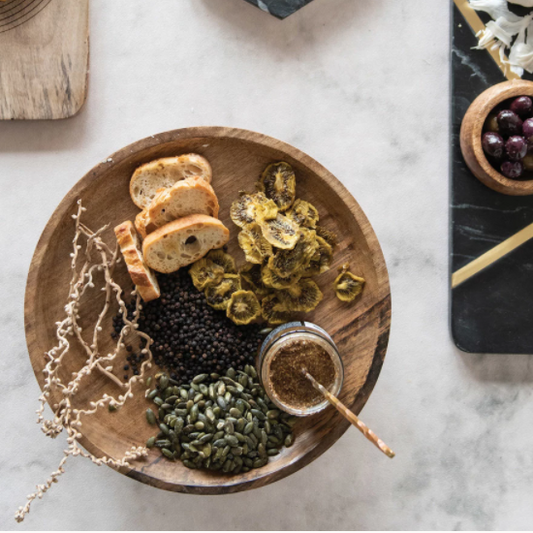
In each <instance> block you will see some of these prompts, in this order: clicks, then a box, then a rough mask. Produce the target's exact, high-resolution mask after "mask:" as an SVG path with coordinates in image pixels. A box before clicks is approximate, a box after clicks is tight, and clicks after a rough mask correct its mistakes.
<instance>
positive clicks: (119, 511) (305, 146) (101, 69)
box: [0, 0, 533, 531]
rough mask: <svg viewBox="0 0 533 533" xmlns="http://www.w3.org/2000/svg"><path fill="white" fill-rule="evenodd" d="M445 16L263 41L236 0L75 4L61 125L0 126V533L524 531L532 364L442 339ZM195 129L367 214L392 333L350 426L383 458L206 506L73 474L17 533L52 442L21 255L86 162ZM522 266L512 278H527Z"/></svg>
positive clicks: (268, 22)
mask: <svg viewBox="0 0 533 533" xmlns="http://www.w3.org/2000/svg"><path fill="white" fill-rule="evenodd" d="M449 8H450V5H449V3H448V2H438V1H437V0H419V1H414V2H398V1H396V0H373V1H356V0H314V1H313V2H311V3H310V4H309V5H307V6H306V7H305V8H303V9H301V10H299V11H297V12H296V13H294V14H292V15H291V16H290V17H288V18H287V19H286V20H284V21H280V20H278V19H276V18H275V17H273V16H268V15H266V14H265V13H264V12H262V11H261V10H259V9H257V8H256V7H254V6H252V5H250V4H248V3H246V2H244V1H243V0H223V1H222V0H158V1H157V9H156V8H154V3H153V2H132V1H131V0H113V1H112V2H110V1H108V0H91V71H90V80H89V95H88V100H87V103H86V105H85V107H84V108H83V109H82V111H81V112H80V114H79V115H77V116H76V117H74V118H72V119H70V120H67V121H58V122H32V123H30V122H18V123H11V122H10V123H0V163H1V165H0V175H1V179H2V185H3V187H2V194H1V195H0V227H1V228H2V231H1V232H0V250H2V261H0V274H1V276H0V279H1V287H2V290H1V293H0V294H1V303H2V305H0V338H1V339H2V350H1V356H0V387H1V388H0V390H1V391H2V394H0V412H1V413H2V419H1V420H2V422H1V426H2V429H3V440H2V447H1V451H0V479H1V482H0V526H1V529H6V530H16V531H22V530H39V529H41V530H43V529H46V530H72V529H73V530H86V529H96V530H101V529H106V530H107V529H112V530H113V529H114V530H123V529H134V530H138V529H148V530H159V529H161V530H172V531H176V530H178V531H185V530H242V529H252V530H267V529H276V530H277V529H281V530H301V529H319V530H330V529H340V530H353V529H355V530H357V529H359V530H377V529H385V530H395V529H400V530H412V529H414V530H420V529H463V530H466V529H487V528H488V529H496V530H501V529H504V530H505V529H518V530H521V529H531V524H533V508H532V506H531V491H532V486H533V455H532V454H531V451H530V449H531V442H532V440H533V428H532V424H531V409H532V406H533V387H532V384H533V361H532V358H531V357H530V356H516V355H514V356H506V355H500V354H484V355H483V354H482V355H474V354H465V353H462V352H460V351H459V350H458V349H457V348H455V346H454V344H453V342H452V340H451V338H450V334H449V331H448V304H449V300H448V282H449V277H448V276H449V268H448V265H449V263H448V262H449V247H448V237H449V209H448V206H449V176H448V162H449V153H448V146H449V135H448V126H447V124H448V120H449V119H448V117H449V87H448V85H449V61H450V41H449V24H450V19H449ZM117 20H120V24H119V25H117ZM490 61H492V60H490ZM465 68H466V67H465ZM470 74H471V71H469V75H470ZM471 80H472V82H473V83H474V82H481V80H480V79H479V77H478V76H472V77H471ZM458 98H461V95H460V94H459V95H458ZM195 125H227V126H235V127H241V128H248V129H252V130H256V131H260V132H262V133H265V134H267V135H272V136H274V137H277V138H279V139H282V140H284V141H286V142H289V143H292V144H294V145H295V146H296V147H298V148H300V149H301V150H303V151H304V152H306V153H308V154H310V155H311V156H312V157H314V158H315V159H317V160H318V161H319V162H320V163H321V164H323V165H324V166H325V167H326V168H328V170H330V171H331V172H332V173H333V174H334V175H335V176H337V177H338V178H339V179H340V180H341V181H342V182H343V184H344V185H345V186H346V187H347V189H348V190H349V191H350V192H351V193H352V194H353V195H354V197H355V198H356V199H357V201H358V202H359V204H360V205H361V207H362V208H363V210H364V211H365V213H366V215H367V216H368V218H369V220H370V222H371V223H372V226H373V228H374V230H375V231H376V234H377V236H378V238H379V241H380V244H381V246H382V248H383V252H384V255H385V258H386V261H387V265H388V268H389V274H390V279H391V287H392V330H391V338H390V344H389V349H388V352H387V357H386V359H385V363H384V366H383V370H382V372H381V375H380V378H379V380H378V382H377V385H376V387H375V389H374V392H373V393H372V396H371V397H370V399H369V401H368V403H367V405H366V406H365V408H364V409H363V411H362V413H361V418H362V420H364V421H365V422H366V423H367V424H368V425H369V426H370V427H371V428H372V429H374V430H375V431H376V433H377V434H378V435H380V436H381V437H382V438H383V439H384V441H385V442H387V444H389V445H390V446H391V447H392V448H393V449H394V451H395V452H396V454H397V455H396V457H395V458H394V459H393V460H390V459H388V458H387V457H385V456H384V455H383V454H381V453H380V452H379V451H378V450H376V449H375V448H374V447H373V446H372V445H371V444H369V443H368V442H367V441H366V440H365V439H364V438H363V437H362V436H361V435H360V434H359V433H358V432H357V431H348V432H347V433H346V434H345V435H344V436H343V437H342V438H341V439H340V440H339V442H337V443H336V444H335V446H333V447H332V448H331V449H330V450H329V451H328V452H327V453H325V454H324V455H323V456H321V457H320V458H319V459H317V460H316V461H315V462H314V463H312V464H311V465H309V466H308V467H306V468H305V469H303V470H301V471H300V472H298V473H296V474H294V475H293V476H290V477H288V478H286V479H284V480H282V481H279V482H277V483H274V484H273V485H270V486H268V487H264V488H261V489H258V490H256V491H250V492H245V493H240V494H234V495H226V496H208V497H201V496H193V495H186V494H176V493H170V492H163V491H158V490H157V489H154V488H151V487H148V486H146V485H143V484H141V483H138V482H136V481H134V480H131V479H129V478H127V477H125V476H122V475H120V474H117V473H116V472H114V471H113V470H111V469H109V468H107V467H105V466H102V467H100V468H98V467H95V466H94V465H93V464H91V463H89V462H87V461H84V460H82V459H79V460H74V461H72V462H71V463H70V464H67V471H66V473H65V475H64V476H63V478H62V479H61V481H60V482H59V483H58V484H57V485H55V486H54V487H53V488H52V489H51V491H50V492H49V494H47V495H46V496H45V498H44V499H43V500H42V501H38V502H36V503H35V505H34V507H33V509H32V511H31V514H30V515H29V516H28V518H27V520H26V521H25V522H24V523H23V524H22V525H17V524H16V523H15V521H14V520H13V514H14V511H15V509H16V508H17V506H19V505H20V504H21V503H22V502H23V501H24V499H25V497H26V495H27V494H28V493H29V492H31V491H32V490H33V487H34V485H35V483H38V482H43V481H44V480H45V479H46V478H47V476H48V474H49V473H50V472H51V471H52V470H53V469H55V467H56V465H57V463H58V461H59V460H60V459H61V456H62V449H63V443H64V441H63V438H64V437H63V436H59V437H58V438H57V439H55V440H50V439H46V438H45V437H44V436H43V435H42V433H41V431H40V430H39V428H38V426H37V425H36V424H35V423H34V420H35V409H36V407H37V405H36V398H37V396H38V393H39V389H38V387H37V383H36V380H35V378H34V376H33V373H32V370H31V366H30V363H29V360H28V356H27V352H26V345H25V340H24V328H23V318H22V317H23V302H24V285H25V278H26V273H27V271H28V266H29V264H30V260H31V256H32V253H33V250H34V247H35V245H36V244H37V241H38V239H39V235H40V233H41V231H42V229H43V227H44V225H45V223H46V221H47V220H48V218H49V217H50V215H51V214H52V212H53V210H54V209H55V207H56V205H57V204H58V202H59V201H60V200H61V198H62V197H63V196H64V195H65V194H66V193H67V191H68V190H69V189H70V188H71V187H72V186H73V185H74V183H75V182H76V181H77V180H78V179H79V178H80V177H81V176H82V175H83V174H85V173H86V172H87V171H88V170H89V169H90V168H92V167H93V166H94V165H95V164H96V163H97V162H99V161H105V160H106V159H107V158H108V157H109V154H111V153H113V152H114V151H115V150H117V149H119V148H121V147H123V146H125V145H127V144H128V143H130V142H133V141H135V140H138V139H140V138H143V137H147V136H149V135H152V134H155V133H158V132H161V131H166V130H169V129H174V128H180V127H186V126H195ZM451 157H453V154H452V156H451ZM461 203H463V202H454V205H459V204H461ZM468 203H470V202H468ZM473 203H474V204H475V203H476V202H473ZM517 205H520V204H517ZM457 211H466V210H465V209H458V210H457ZM465 225H467V226H471V224H470V222H466V223H465ZM524 225H525V224H524ZM472 227H476V226H472ZM487 232H489V233H491V232H492V234H496V232H495V231H494V229H492V228H491V229H490V230H489V229H487ZM479 244H480V246H482V245H484V246H487V245H488V246H490V243H479ZM523 254H524V255H523V256H520V255H519V256H518V257H517V258H516V260H517V261H518V260H520V261H521V262H522V263H523V264H528V263H529V264H530V265H531V255H530V251H529V260H528V257H527V255H528V250H527V249H526V248H524V252H523ZM464 260H465V261H468V259H467V258H465V259H464ZM489 281H491V282H494V280H489ZM518 292H519V291H518ZM468 327H469V328H471V329H475V328H477V324H475V323H472V322H469V323H468Z"/></svg>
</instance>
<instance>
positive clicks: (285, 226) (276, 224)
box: [260, 214, 299, 250]
mask: <svg viewBox="0 0 533 533" xmlns="http://www.w3.org/2000/svg"><path fill="white" fill-rule="evenodd" d="M260 226H261V230H262V231H263V236H264V237H265V239H266V240H267V241H268V242H269V243H270V244H272V246H275V247H276V248H281V249H284V250H291V249H292V248H294V246H295V245H296V242H297V241H298V238H299V231H298V229H299V228H298V225H297V224H296V223H294V222H293V221H292V220H290V219H288V218H287V217H285V216H283V215H279V214H278V216H277V217H276V218H274V219H273V220H265V221H263V222H261V224H260Z"/></svg>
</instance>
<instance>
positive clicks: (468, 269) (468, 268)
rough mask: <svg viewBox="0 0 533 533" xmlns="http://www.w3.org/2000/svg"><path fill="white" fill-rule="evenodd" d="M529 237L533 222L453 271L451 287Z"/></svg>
mask: <svg viewBox="0 0 533 533" xmlns="http://www.w3.org/2000/svg"><path fill="white" fill-rule="evenodd" d="M531 238H533V224H530V225H529V226H526V227H525V228H524V229H522V230H520V231H519V232H518V233H515V234H514V235H512V236H511V237H509V238H508V239H506V240H505V241H503V242H501V243H500V244H498V245H497V246H495V247H494V248H492V249H491V250H489V251H488V252H485V253H484V254H483V255H480V256H479V257H478V258H477V259H474V260H473V261H471V262H470V263H468V265H465V266H464V267H462V268H460V269H459V270H457V271H456V272H454V273H453V274H452V289H455V287H457V286H458V285H460V284H461V283H463V281H466V280H467V279H468V278H471V277H472V276H473V275H474V274H477V273H478V272H479V271H480V270H483V269H484V268H486V267H488V266H489V265H492V263H494V262H495V261H498V259H501V258H502V257H503V256H504V255H506V254H508V253H509V252H512V251H513V250H514V249H515V248H518V247H519V246H520V245H522V244H524V243H525V242H526V241H528V240H529V239H531Z"/></svg>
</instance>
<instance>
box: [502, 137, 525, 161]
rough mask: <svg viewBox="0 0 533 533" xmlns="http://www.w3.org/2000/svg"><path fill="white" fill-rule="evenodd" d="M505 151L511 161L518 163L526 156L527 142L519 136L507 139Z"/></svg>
mask: <svg viewBox="0 0 533 533" xmlns="http://www.w3.org/2000/svg"><path fill="white" fill-rule="evenodd" d="M505 151H506V153H507V155H508V157H509V159H510V160H511V161H520V159H522V158H523V157H525V155H526V154H527V141H526V140H525V139H524V137H520V135H514V136H513V137H509V139H507V142H506V143H505Z"/></svg>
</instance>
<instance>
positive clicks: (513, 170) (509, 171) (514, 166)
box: [500, 161, 524, 180]
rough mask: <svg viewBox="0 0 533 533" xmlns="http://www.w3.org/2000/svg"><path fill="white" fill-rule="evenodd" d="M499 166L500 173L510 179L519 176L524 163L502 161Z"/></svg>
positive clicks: (522, 170)
mask: <svg viewBox="0 0 533 533" xmlns="http://www.w3.org/2000/svg"><path fill="white" fill-rule="evenodd" d="M500 168H501V171H502V174H503V175H504V176H505V177H506V178H510V179H512V180H515V179H517V178H519V177H520V176H521V175H522V174H523V172H524V165H522V163H521V162H520V161H504V162H503V163H502V166H501V167H500Z"/></svg>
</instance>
